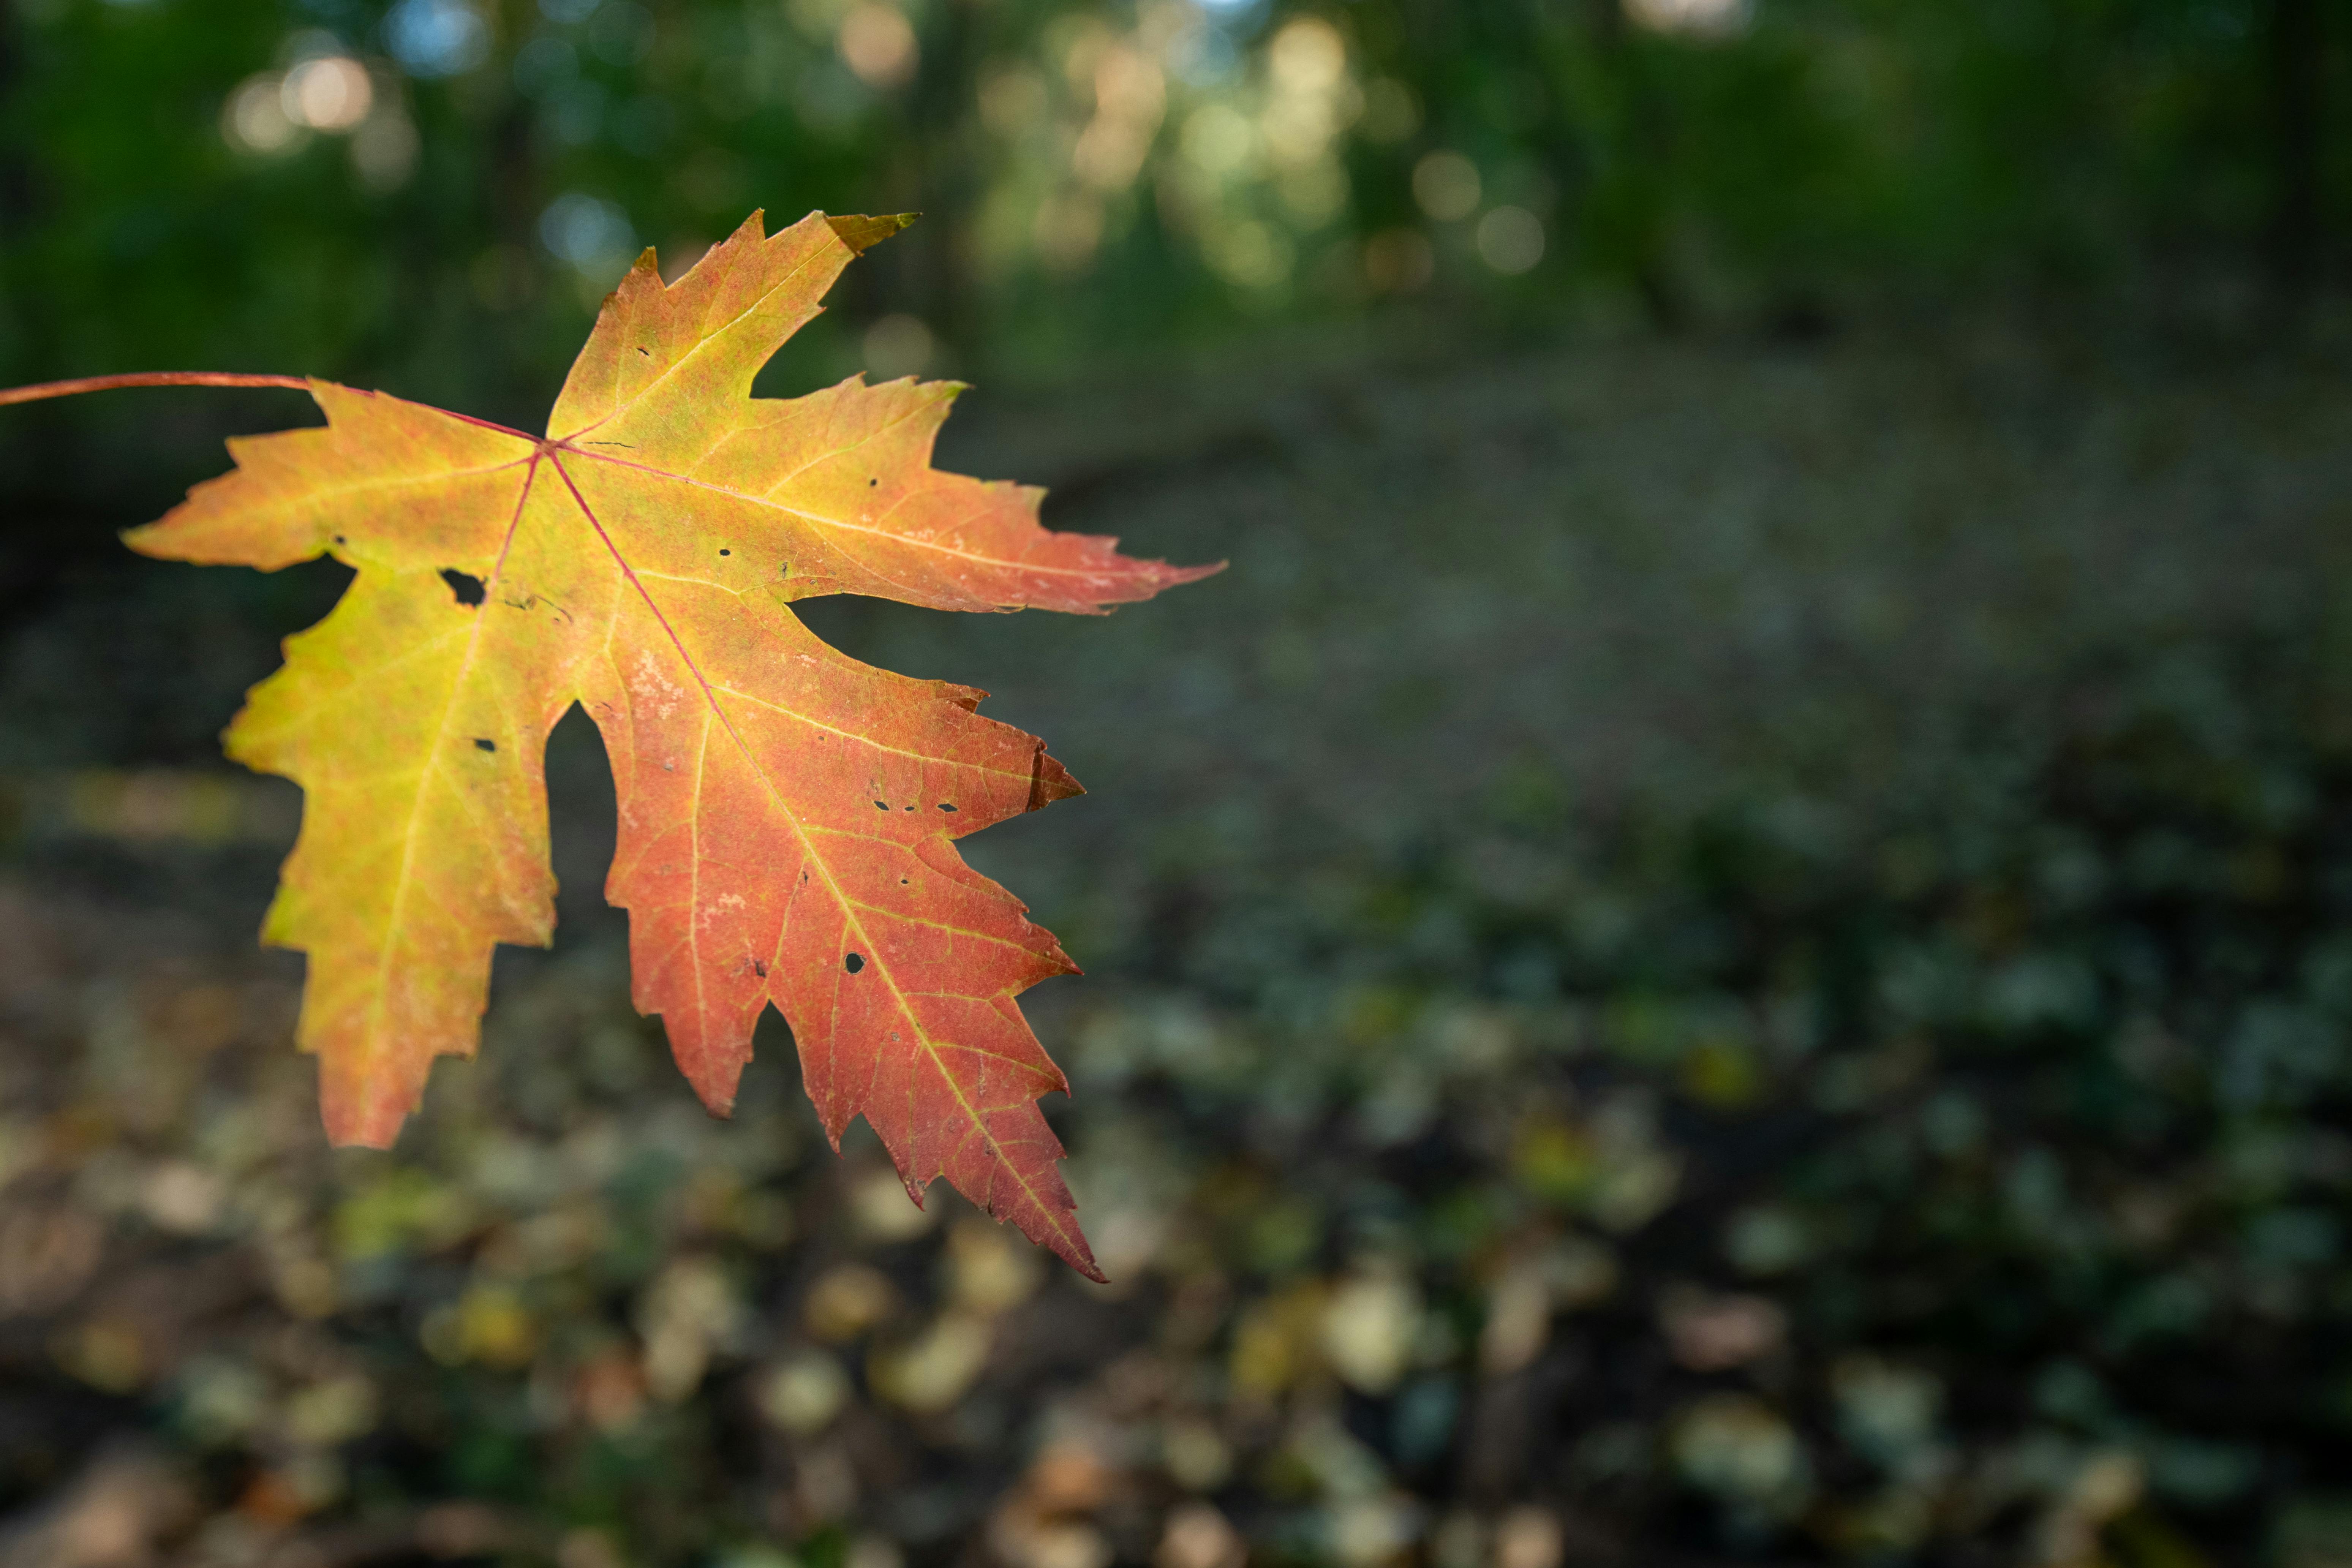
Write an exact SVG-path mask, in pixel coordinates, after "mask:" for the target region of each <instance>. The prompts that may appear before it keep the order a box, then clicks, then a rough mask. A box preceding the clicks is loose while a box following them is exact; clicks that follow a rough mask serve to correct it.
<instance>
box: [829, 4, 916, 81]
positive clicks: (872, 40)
mask: <svg viewBox="0 0 2352 1568" xmlns="http://www.w3.org/2000/svg"><path fill="white" fill-rule="evenodd" d="M835 43H836V45H837V47H839V48H840V50H841V58H842V63H843V64H845V65H846V66H847V67H848V68H850V69H851V70H852V71H853V72H855V73H856V76H857V79H858V80H860V81H862V82H864V83H865V84H866V86H868V87H885V88H887V87H898V86H902V85H904V84H905V83H906V82H908V81H910V80H912V79H914V75H915V67H916V65H917V63H918V61H919V54H918V51H917V49H916V47H915V29H914V26H913V25H912V24H911V23H909V22H908V20H907V18H906V17H905V16H902V15H901V14H900V13H899V11H898V8H897V7H896V6H893V5H880V4H877V3H875V0H867V3H866V4H864V5H854V6H852V7H851V8H850V10H849V12H848V14H847V15H845V16H843V17H842V18H841V30H840V32H839V33H838V34H837V35H836V37H835Z"/></svg>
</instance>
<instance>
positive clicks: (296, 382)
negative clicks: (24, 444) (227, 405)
mask: <svg viewBox="0 0 2352 1568" xmlns="http://www.w3.org/2000/svg"><path fill="white" fill-rule="evenodd" d="M118 386H287V387H291V388H293V389H294V390H295V391H297V392H308V391H309V390H310V381H309V380H308V379H307V378H305V377H302V376H299V375H241V374H237V373H236V372H234V371H220V370H142V371H133V372H131V374H128V375H85V376H82V377H81V378H79V380H75V381H44V382H38V383H36V384H33V385H31V386H10V387H0V404H9V403H38V402H40V401H41V400H42V399H43V398H45V397H72V396H75V395H78V394H79V393H84V392H110V391H112V390H113V389H114V388H116V387H118Z"/></svg>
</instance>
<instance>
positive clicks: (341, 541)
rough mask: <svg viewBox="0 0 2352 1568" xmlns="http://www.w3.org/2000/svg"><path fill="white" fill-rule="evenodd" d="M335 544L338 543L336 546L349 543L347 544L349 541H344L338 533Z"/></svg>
mask: <svg viewBox="0 0 2352 1568" xmlns="http://www.w3.org/2000/svg"><path fill="white" fill-rule="evenodd" d="M335 542H336V543H338V544H347V543H349V542H350V541H349V540H346V539H345V538H344V537H343V536H342V535H341V534H340V533H339V534H337V535H335Z"/></svg>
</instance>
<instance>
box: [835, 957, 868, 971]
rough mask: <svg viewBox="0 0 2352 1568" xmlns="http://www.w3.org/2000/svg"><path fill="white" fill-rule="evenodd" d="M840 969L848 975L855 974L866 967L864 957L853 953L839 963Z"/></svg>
mask: <svg viewBox="0 0 2352 1568" xmlns="http://www.w3.org/2000/svg"><path fill="white" fill-rule="evenodd" d="M841 967H843V968H844V969H846V970H847V971H849V973H852V974H855V973H857V972H858V971H859V970H861V969H863V968H865V967H866V959H865V956H864V955H863V954H861V953H855V952H853V953H851V954H850V955H849V956H848V957H847V958H845V959H843V960H842V961H841Z"/></svg>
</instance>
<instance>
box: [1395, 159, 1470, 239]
mask: <svg viewBox="0 0 2352 1568" xmlns="http://www.w3.org/2000/svg"><path fill="white" fill-rule="evenodd" d="M1482 189H1483V186H1482V185H1481V184H1480V183H1479V179H1478V165H1477V164H1475V163H1472V162H1471V161H1470V160H1469V159H1467V158H1465V157H1464V156H1463V155H1462V154H1461V153H1430V154H1429V155H1428V156H1426V157H1424V158H1423V159H1422V161H1421V162H1420V163H1416V164H1414V165H1413V169H1412V197H1413V200H1415V201H1417V202H1419V203H1420V204H1421V210H1422V211H1423V212H1425V213H1427V214H1428V215H1429V216H1432V217H1433V218H1435V219H1436V220H1437V221H1438V222H1440V223H1456V222H1459V221H1460V220H1461V219H1463V218H1465V217H1468V216H1470V215H1471V214H1472V213H1474V212H1476V211H1477V210H1478V196H1479V194H1480V192H1481V190H1482Z"/></svg>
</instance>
